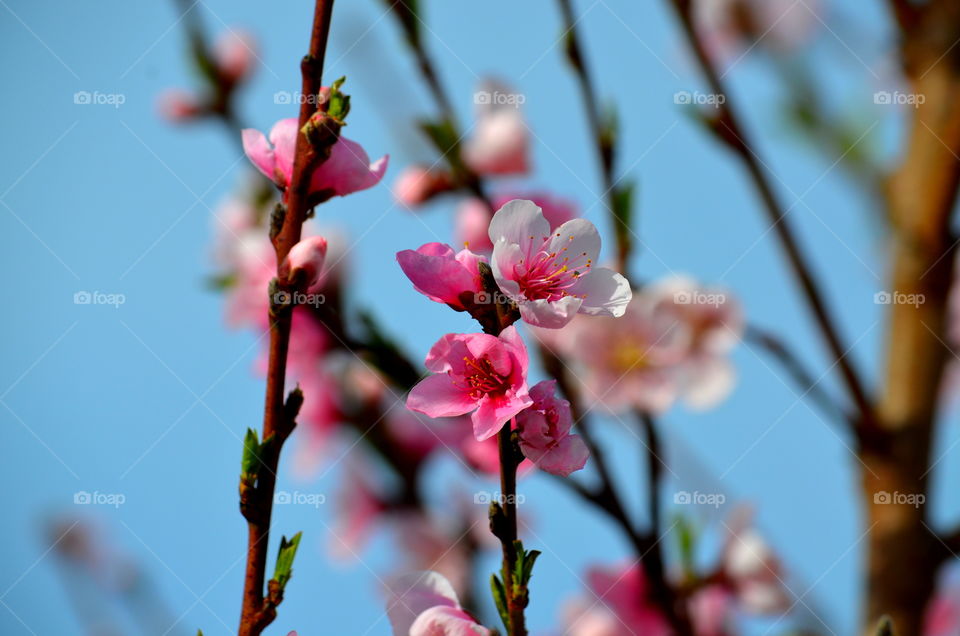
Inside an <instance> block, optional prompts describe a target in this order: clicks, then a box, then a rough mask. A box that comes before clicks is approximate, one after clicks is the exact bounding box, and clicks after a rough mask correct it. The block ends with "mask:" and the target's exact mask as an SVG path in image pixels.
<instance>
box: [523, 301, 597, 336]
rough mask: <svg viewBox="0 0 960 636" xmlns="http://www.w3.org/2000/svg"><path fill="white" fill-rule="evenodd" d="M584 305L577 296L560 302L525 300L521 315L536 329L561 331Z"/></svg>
mask: <svg viewBox="0 0 960 636" xmlns="http://www.w3.org/2000/svg"><path fill="white" fill-rule="evenodd" d="M582 304H583V300H582V299H580V298H577V297H576V296H565V297H563V298H561V299H560V300H554V301H549V300H545V299H540V300H525V301H523V302H521V303H520V315H521V316H522V317H523V319H524V320H525V321H526V322H527V323H528V324H531V325H533V326H534V327H544V328H546V329H560V328H561V327H564V326H566V325H567V323H569V322H570V321H571V320H573V317H574V316H575V315H576V314H577V311H578V310H579V309H580V307H581V305H582Z"/></svg>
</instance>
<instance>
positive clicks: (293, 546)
mask: <svg viewBox="0 0 960 636" xmlns="http://www.w3.org/2000/svg"><path fill="white" fill-rule="evenodd" d="M302 535H303V533H302V532H298V533H297V534H295V535H293V537H292V538H291V539H290V540H289V541H288V540H287V538H286V537H282V538H281V539H280V550H279V552H278V553H277V566H276V569H274V571H273V579H274V580H275V581H276V582H277V583H278V584H279V585H280V589H281V590H282V589H283V588H284V587H285V586H286V585H287V581H289V580H290V577H291V576H293V559H294V557H295V556H297V548H298V547H299V546H300V537H301V536H302Z"/></svg>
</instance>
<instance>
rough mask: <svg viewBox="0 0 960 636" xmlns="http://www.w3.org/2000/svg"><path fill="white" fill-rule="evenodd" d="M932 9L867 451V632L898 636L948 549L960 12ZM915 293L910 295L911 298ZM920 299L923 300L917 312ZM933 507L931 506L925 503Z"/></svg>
mask: <svg viewBox="0 0 960 636" xmlns="http://www.w3.org/2000/svg"><path fill="white" fill-rule="evenodd" d="M958 4H960V3H957V2H955V1H953V0H949V1H946V0H944V1H940V2H938V1H936V0H934V2H932V3H930V4H929V5H928V6H927V8H926V10H925V11H924V13H923V14H922V16H920V17H918V21H917V23H915V24H914V25H913V26H912V27H911V28H908V30H907V31H906V33H905V36H904V37H905V41H904V44H903V50H904V64H905V70H906V76H907V78H908V79H909V81H910V84H911V90H912V91H913V93H914V94H915V95H917V96H922V98H923V104H920V105H919V106H918V107H917V108H915V109H911V111H910V113H909V116H910V118H911V119H910V121H909V123H908V138H907V142H906V147H905V151H904V154H903V160H902V163H901V164H900V166H899V167H898V168H897V169H896V170H895V172H894V173H893V174H892V175H891V178H890V181H889V184H888V188H889V190H888V197H887V200H888V203H889V213H890V222H891V227H892V241H893V245H892V271H891V273H890V279H889V280H890V282H889V287H888V288H887V290H886V291H887V292H888V293H890V294H893V297H892V301H893V302H892V303H891V304H890V306H889V310H890V313H889V324H888V334H887V347H886V348H887V352H886V372H885V377H884V380H883V389H882V393H881V394H880V397H879V399H878V401H877V402H878V403H877V412H876V415H877V422H876V427H877V428H878V429H879V431H878V435H875V436H871V437H867V438H866V439H865V440H864V444H863V449H862V451H861V460H862V461H863V464H864V467H863V468H862V469H861V472H862V486H863V496H864V500H865V502H866V526H865V528H864V530H865V532H867V534H868V536H867V539H866V541H867V545H868V553H867V602H866V612H867V616H866V617H865V618H866V621H867V622H866V628H867V630H870V629H871V628H872V626H874V625H875V624H876V621H877V620H878V619H879V618H880V616H882V615H884V614H887V615H889V616H890V617H891V618H892V619H893V622H894V628H895V629H896V633H897V634H898V636H920V635H921V634H922V627H923V613H924V610H925V606H926V603H927V601H928V600H929V599H930V597H931V595H932V593H933V586H934V584H935V578H936V573H937V569H938V567H939V565H940V564H941V563H942V561H943V557H944V554H945V551H944V549H943V546H942V545H941V544H940V542H939V540H938V539H937V538H936V537H935V536H934V535H933V534H932V532H931V530H929V529H928V526H929V521H928V520H927V519H928V518H927V516H926V514H925V513H926V508H927V506H926V505H924V504H923V503H922V502H918V501H917V497H916V496H917V495H921V496H923V497H926V495H927V494H928V482H929V479H930V475H929V474H928V470H929V468H930V443H931V439H932V437H933V431H934V426H935V422H936V414H937V401H938V396H939V392H940V386H941V378H942V375H943V368H944V364H945V363H946V361H947V359H948V357H949V356H950V351H949V350H948V348H947V345H946V344H945V343H946V340H947V338H946V336H945V332H946V329H945V327H946V304H947V295H948V292H949V290H950V286H951V283H952V280H953V260H954V259H953V241H954V239H953V237H952V236H951V234H950V228H949V225H950V219H951V212H952V211H953V208H954V204H955V199H956V195H957V184H958V178H960V159H958V157H957V155H960V57H958V56H960V48H958V47H954V44H955V43H956V41H957V39H958V37H960V15H958V14H960V6H958ZM910 295H913V296H910ZM914 301H915V303H914ZM912 303H914V304H912ZM927 503H929V502H928V501H927Z"/></svg>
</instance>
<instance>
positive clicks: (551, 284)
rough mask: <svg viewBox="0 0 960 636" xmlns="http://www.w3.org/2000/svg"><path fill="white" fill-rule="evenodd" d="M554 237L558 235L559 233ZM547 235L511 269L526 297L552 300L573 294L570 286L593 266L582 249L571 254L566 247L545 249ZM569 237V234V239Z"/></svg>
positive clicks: (547, 242)
mask: <svg viewBox="0 0 960 636" xmlns="http://www.w3.org/2000/svg"><path fill="white" fill-rule="evenodd" d="M554 236H555V237H557V238H559V237H560V234H559V233H557V234H555V235H554ZM530 238H531V240H532V239H533V237H532V236H531V237H530ZM551 238H552V237H544V239H543V244H542V245H541V247H540V249H539V250H538V251H536V252H532V253H531V254H530V255H529V258H528V259H524V258H521V259H520V262H519V263H518V265H517V267H516V268H515V271H516V273H517V274H518V280H517V282H518V283H519V285H520V291H522V292H523V295H524V296H525V297H526V298H527V299H528V300H549V301H554V300H560V299H561V298H563V297H565V296H573V295H576V294H571V293H570V291H569V290H570V288H571V287H573V285H575V284H576V282H577V280H578V279H579V278H580V276H582V275H583V274H585V273H587V272H588V271H589V270H590V268H591V267H593V259H591V258H590V257H589V255H588V254H587V253H586V252H580V253H571V252H570V248H569V247H562V248H560V249H559V250H555V251H552V252H551V251H548V249H547V248H548V247H549V246H550V243H549V241H550V239H551ZM573 239H574V236H573V235H570V237H569V240H570V241H573ZM580 297H581V298H583V296H582V295H581V296H580Z"/></svg>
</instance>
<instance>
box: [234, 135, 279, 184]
mask: <svg viewBox="0 0 960 636" xmlns="http://www.w3.org/2000/svg"><path fill="white" fill-rule="evenodd" d="M240 138H241V140H242V141H243V152H244V153H246V155H247V158H248V159H250V161H251V163H253V165H254V166H256V167H257V170H259V171H260V172H262V173H263V175H264V176H265V177H267V178H268V179H270V180H271V181H273V180H274V178H275V177H276V175H275V174H274V166H275V161H276V158H275V156H274V152H273V148H271V147H270V144H269V143H267V138H266V137H264V136H263V133H262V132H260V131H259V130H256V129H255V128H244V129H243V132H241V133H240Z"/></svg>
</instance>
